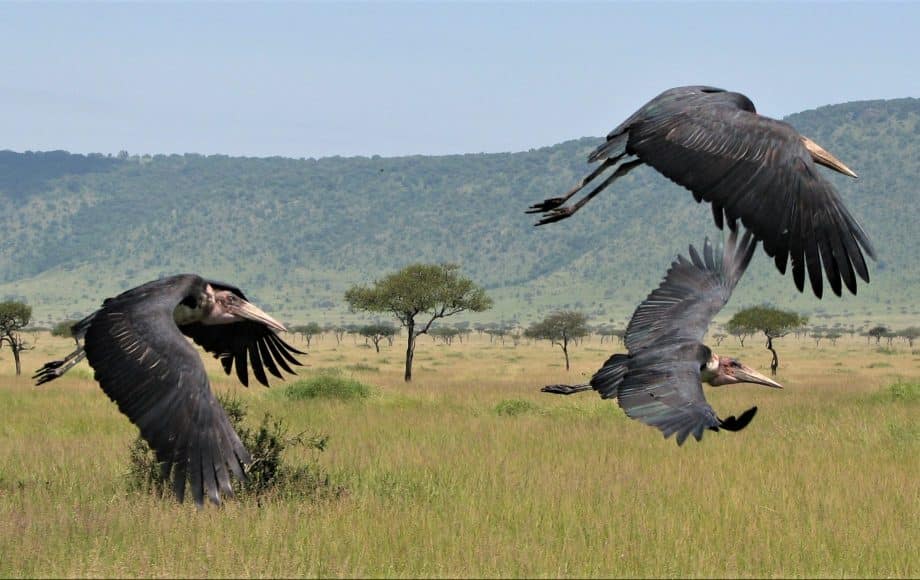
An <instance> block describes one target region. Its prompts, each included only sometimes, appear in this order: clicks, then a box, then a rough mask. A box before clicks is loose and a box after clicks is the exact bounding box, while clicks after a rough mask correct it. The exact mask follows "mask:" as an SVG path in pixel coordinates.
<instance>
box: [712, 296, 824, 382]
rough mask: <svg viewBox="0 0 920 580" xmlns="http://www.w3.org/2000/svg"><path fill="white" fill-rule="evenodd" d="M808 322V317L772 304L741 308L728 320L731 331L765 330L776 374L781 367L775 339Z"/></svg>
mask: <svg viewBox="0 0 920 580" xmlns="http://www.w3.org/2000/svg"><path fill="white" fill-rule="evenodd" d="M807 323H808V317H807V316H802V315H800V314H797V313H795V312H790V311H788V310H780V309H779V308H773V307H772V306H751V307H748V308H745V309H744V310H740V311H738V312H736V313H735V315H734V316H732V318H731V320H729V321H728V325H727V327H728V329H729V332H732V334H734V332H733V331H732V329H735V330H736V331H738V332H743V331H747V332H748V333H749V334H753V333H754V332H758V331H759V332H763V333H764V336H766V337H767V350H769V351H770V352H771V353H773V360H772V361H771V362H770V372H771V373H772V374H773V375H774V376H776V369H777V368H779V357H778V356H777V355H776V349H774V348H773V340H774V339H777V338H781V337H783V336H786V335H787V334H789V333H790V332H792V330H793V329H795V328H799V327H801V326H804V325H805V324H807Z"/></svg>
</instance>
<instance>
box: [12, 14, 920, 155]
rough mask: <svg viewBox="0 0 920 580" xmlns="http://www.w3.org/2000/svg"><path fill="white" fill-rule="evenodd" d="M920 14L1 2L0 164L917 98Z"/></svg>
mask: <svg viewBox="0 0 920 580" xmlns="http://www.w3.org/2000/svg"><path fill="white" fill-rule="evenodd" d="M918 31H920V4H916V3H900V4H882V3H871V4H842V3H831V2H819V3H801V2H788V3H718V4H713V3H689V2H678V3H670V4H667V3H576V2H564V3H554V4H550V3H542V4H532V3H507V4H499V3H485V2H480V3H449V4H434V3H424V4H421V3H399V4H391V3H383V2H374V3H363V4H354V3H350V4H345V3H309V4H307V3H285V4H278V3H245V4H240V3H235V4H214V3H127V4H110V3H96V4H85V3H63V4H62V3H57V4H32V3H30V4H18V3H17V4H13V3H3V4H0V47H2V50H3V58H2V59H0V111H2V113H0V149H13V150H16V151H23V150H27V149H31V150H49V149H66V150H69V151H72V152H80V153H87V152H103V153H115V152H117V151H119V150H121V149H126V150H128V151H129V152H131V153H185V152H197V153H206V154H211V153H225V154H230V155H248V156H269V155H283V156H290V157H324V156H329V155H373V154H379V155H384V156H393V155H407V154H444V153H474V152H495V151H518V150H526V149H529V148H531V147H540V146H544V145H551V144H554V143H558V142H560V141H564V140H567V139H572V138H577V137H581V136H586V135H603V134H605V133H606V132H607V131H608V130H610V129H611V128H613V127H614V126H615V125H617V124H618V123H619V122H620V121H621V120H622V119H623V118H624V117H626V116H627V115H628V114H629V113H631V112H632V111H633V110H634V109H636V108H637V107H639V106H640V105H642V104H643V103H644V102H645V101H647V100H648V99H650V98H651V97H653V96H654V95H656V94H657V93H658V92H660V91H661V90H664V89H666V88H668V87H671V86H677V85H683V84H711V85H715V86H721V87H724V88H728V89H731V90H737V91H740V92H743V93H745V94H747V95H748V96H749V97H751V99H752V100H753V101H754V103H755V105H757V107H758V110H759V112H761V113H763V114H767V115H771V116H782V115H786V114H789V113H793V112H797V111H800V110H803V109H809V108H814V107H817V106H821V105H824V104H829V103H839V102H845V101H852V100H863V99H879V98H897V97H905V96H914V97H916V96H920V72H918V71H920V32H918Z"/></svg>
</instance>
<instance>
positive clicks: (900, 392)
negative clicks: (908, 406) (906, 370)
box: [886, 381, 920, 402]
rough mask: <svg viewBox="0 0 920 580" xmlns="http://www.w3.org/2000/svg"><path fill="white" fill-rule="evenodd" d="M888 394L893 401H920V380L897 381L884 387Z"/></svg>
mask: <svg viewBox="0 0 920 580" xmlns="http://www.w3.org/2000/svg"><path fill="white" fill-rule="evenodd" d="M886 391H887V393H888V396H889V397H890V398H891V399H892V400H894V401H901V402H916V401H920V382H913V383H909V382H907V381H898V382H896V383H894V384H893V385H889V386H888V388H887V389H886Z"/></svg>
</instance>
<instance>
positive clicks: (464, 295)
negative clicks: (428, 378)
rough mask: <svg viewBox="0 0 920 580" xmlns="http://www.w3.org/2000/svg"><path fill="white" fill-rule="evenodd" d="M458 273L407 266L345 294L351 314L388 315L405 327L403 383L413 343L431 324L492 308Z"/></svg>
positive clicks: (408, 375)
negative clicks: (358, 312) (404, 371)
mask: <svg viewBox="0 0 920 580" xmlns="http://www.w3.org/2000/svg"><path fill="white" fill-rule="evenodd" d="M459 269H460V267H459V266H457V265H456V264H410V265H409V266H406V267H405V268H403V269H402V270H400V271H398V272H394V273H393V274H390V275H388V276H386V277H384V278H383V279H381V280H377V281H376V282H374V284H373V285H372V286H353V287H351V288H349V289H348V291H346V292H345V301H346V302H348V306H349V307H350V308H351V309H352V310H364V311H367V312H389V313H390V314H392V315H393V316H394V317H395V318H396V319H397V320H399V323H400V324H401V325H402V326H405V327H406V331H407V332H406V334H407V335H408V344H407V345H406V373H405V380H406V381H411V380H412V359H413V357H414V355H415V341H416V339H417V338H418V337H419V335H422V334H427V333H428V331H429V330H430V329H431V325H432V324H434V321H435V320H437V319H439V318H446V317H448V316H453V315H454V314H458V313H460V312H464V311H467V310H469V311H471V312H482V311H484V310H488V309H489V308H491V307H492V299H491V298H489V297H488V296H486V292H485V290H484V289H482V288H480V287H479V286H477V285H476V284H474V283H473V281H472V280H470V279H469V278H466V277H464V276H461V275H460V273H459Z"/></svg>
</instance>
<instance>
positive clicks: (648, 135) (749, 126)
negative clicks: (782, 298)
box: [626, 95, 875, 298]
mask: <svg viewBox="0 0 920 580" xmlns="http://www.w3.org/2000/svg"><path fill="white" fill-rule="evenodd" d="M703 98H708V97H703ZM712 98H720V99H722V97H720V96H718V95H714V96H713V97H712ZM700 103H703V101H702V100H701V101H700ZM626 151H627V152H628V153H632V154H634V155H636V156H638V157H639V158H640V159H641V160H642V161H644V162H645V163H647V164H649V165H651V166H652V167H654V168H655V169H656V170H658V171H659V172H661V173H662V174H663V175H665V176H666V177H668V178H669V179H671V180H672V181H674V182H676V183H678V184H680V185H682V186H684V187H686V188H687V189H689V190H690V191H692V192H693V194H694V197H695V198H696V200H697V201H700V200H706V201H708V202H711V203H712V204H713V214H714V216H715V219H716V223H717V224H718V225H719V227H722V220H723V214H724V216H725V217H727V218H728V221H729V224H730V225H732V226H734V224H735V221H736V220H740V221H741V223H743V224H744V226H745V227H746V228H748V229H749V230H751V231H752V232H753V233H754V235H755V236H756V237H757V238H758V239H759V240H762V241H763V245H764V250H765V251H766V253H767V254H768V255H769V256H772V257H773V258H774V261H775V263H776V267H777V268H778V269H779V271H780V272H782V273H785V271H786V265H787V263H788V261H789V260H790V259H791V261H792V274H793V278H794V280H795V284H796V286H797V287H798V289H799V290H800V291H801V290H802V289H803V288H804V283H805V270H806V266H807V270H808V274H809V277H810V280H811V287H812V289H813V290H814V293H815V295H816V296H818V297H819V298H820V297H821V296H822V293H823V287H822V274H821V265H822V263H823V265H824V272H825V273H826V275H827V279H828V282H829V283H830V286H831V288H832V289H833V291H834V293H835V294H837V295H840V293H841V280H842V281H843V283H844V284H845V285H846V286H847V288H849V290H850V291H851V292H852V293H854V294H855V293H856V275H859V277H860V278H862V279H863V280H865V281H866V282H868V281H869V272H868V270H867V268H866V262H865V259H864V258H863V251H865V252H866V253H867V254H868V255H869V256H871V257H875V254H874V250H873V249H872V245H871V243H870V242H869V238H868V236H867V235H866V233H865V232H864V231H863V229H862V227H860V225H859V224H858V223H857V222H856V220H855V219H854V218H853V216H851V215H850V213H849V211H847V209H846V207H845V206H844V205H843V201H842V200H841V199H840V196H839V195H838V194H837V192H836V191H835V190H834V187H833V185H831V183H830V182H829V181H827V180H826V179H824V178H823V177H822V176H821V174H820V173H819V171H818V169H817V166H816V165H815V163H814V161H813V159H812V157H811V155H810V154H809V152H808V150H807V149H806V148H805V146H804V144H803V143H802V140H801V136H800V135H799V134H798V133H797V132H796V131H795V129H793V128H792V127H791V126H790V125H788V124H786V123H783V122H781V121H776V120H774V119H769V118H767V117H762V116H760V115H757V114H756V113H753V112H750V111H747V110H744V109H742V108H740V107H739V106H736V105H734V104H731V103H729V102H725V101H724V99H723V100H722V101H720V102H719V103H717V104H698V105H695V106H686V105H681V104H680V103H675V104H674V106H672V107H670V108H665V110H662V111H660V112H659V114H655V115H652V116H648V117H645V118H642V119H640V120H637V121H636V122H634V123H633V124H632V125H631V127H630V128H629V139H628V142H627V145H626Z"/></svg>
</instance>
